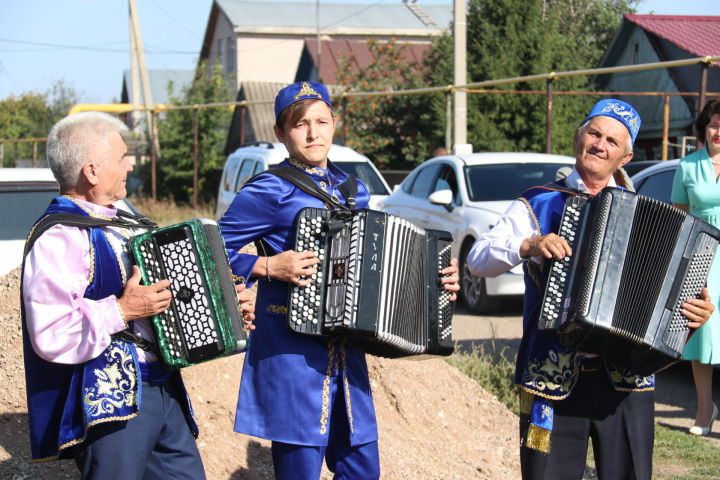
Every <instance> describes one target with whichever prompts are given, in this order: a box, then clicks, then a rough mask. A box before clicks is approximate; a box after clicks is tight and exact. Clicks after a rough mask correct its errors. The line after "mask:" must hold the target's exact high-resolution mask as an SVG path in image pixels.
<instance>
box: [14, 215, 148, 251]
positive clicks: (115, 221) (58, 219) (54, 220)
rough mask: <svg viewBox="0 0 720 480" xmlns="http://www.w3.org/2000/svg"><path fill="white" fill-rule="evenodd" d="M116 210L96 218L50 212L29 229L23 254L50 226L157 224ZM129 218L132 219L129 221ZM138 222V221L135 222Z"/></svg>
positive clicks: (132, 225) (144, 226)
mask: <svg viewBox="0 0 720 480" xmlns="http://www.w3.org/2000/svg"><path fill="white" fill-rule="evenodd" d="M120 212H121V210H118V217H116V218H110V219H105V218H97V217H88V216H86V215H77V214H74V213H52V214H50V215H47V216H46V217H44V218H43V219H41V220H40V221H39V222H38V223H37V224H35V226H34V227H33V229H32V230H31V231H30V235H29V236H28V238H27V240H26V241H25V255H27V252H29V251H30V249H31V248H32V246H33V245H34V244H35V241H36V240H37V239H38V238H40V235H42V234H43V233H45V232H46V231H47V230H48V229H50V228H51V227H53V226H55V225H58V224H62V225H67V226H70V227H80V228H93V227H119V228H147V229H151V230H152V229H155V228H157V224H156V223H153V222H151V221H150V220H148V219H147V218H145V217H140V216H135V215H132V214H130V213H127V212H122V214H121V213H120ZM130 219H132V220H134V222H131V221H130ZM135 222H138V223H135Z"/></svg>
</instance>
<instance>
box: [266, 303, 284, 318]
mask: <svg viewBox="0 0 720 480" xmlns="http://www.w3.org/2000/svg"><path fill="white" fill-rule="evenodd" d="M266 311H268V312H270V313H281V314H283V315H287V312H288V309H287V307H286V306H285V305H273V304H270V305H268V306H267V308H266Z"/></svg>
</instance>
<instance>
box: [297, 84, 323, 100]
mask: <svg viewBox="0 0 720 480" xmlns="http://www.w3.org/2000/svg"><path fill="white" fill-rule="evenodd" d="M300 97H317V98H319V99H320V100H322V95H320V94H319V93H318V92H316V91H315V90H313V88H312V87H311V86H310V84H309V83H308V82H302V86H301V87H300V91H299V92H298V94H297V95H295V96H294V97H293V100H299V99H300Z"/></svg>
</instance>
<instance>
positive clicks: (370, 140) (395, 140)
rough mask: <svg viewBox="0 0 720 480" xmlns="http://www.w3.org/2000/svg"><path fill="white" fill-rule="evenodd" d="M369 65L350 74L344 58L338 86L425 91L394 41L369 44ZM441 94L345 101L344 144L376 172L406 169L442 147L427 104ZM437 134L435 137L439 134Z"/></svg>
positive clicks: (418, 68) (419, 71) (418, 72)
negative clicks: (370, 162) (368, 161)
mask: <svg viewBox="0 0 720 480" xmlns="http://www.w3.org/2000/svg"><path fill="white" fill-rule="evenodd" d="M368 47H369V49H370V52H371V53H372V55H373V61H372V62H371V63H370V64H369V65H367V66H366V67H364V68H361V69H359V70H355V69H354V68H353V63H354V62H353V60H354V59H353V58H352V57H348V58H343V59H342V60H341V66H340V69H339V71H338V84H339V85H341V86H342V87H344V90H345V91H365V92H368V91H388V92H390V91H393V90H405V89H409V88H419V87H426V86H427V83H426V79H425V75H424V70H423V67H422V65H418V64H417V63H416V62H413V61H411V60H409V58H408V56H407V54H406V47H405V46H404V45H399V44H398V43H397V42H396V41H395V39H390V40H389V41H388V42H383V43H380V42H376V41H373V40H371V41H369V42H368ZM438 98H439V99H440V102H442V98H443V95H442V94H423V95H402V96H389V95H388V96H373V97H349V98H348V100H347V104H346V107H345V109H344V111H342V113H343V121H344V122H346V126H347V138H346V144H347V146H349V147H352V148H354V149H356V150H358V151H360V152H362V153H363V154H365V155H367V156H368V157H370V158H371V159H372V160H373V161H374V162H375V163H376V164H377V165H378V166H379V167H383V168H411V167H414V166H415V165H416V164H418V163H420V162H422V161H424V160H426V159H427V158H429V156H430V153H431V151H432V150H433V149H434V148H436V147H438V146H440V145H442V143H441V142H442V141H443V140H442V138H443V134H442V132H443V130H442V127H441V126H439V125H438V123H437V122H436V121H435V118H434V114H433V109H432V108H428V105H429V104H430V103H432V102H435V101H438V100H437V99H438ZM438 132H440V134H439V135H438Z"/></svg>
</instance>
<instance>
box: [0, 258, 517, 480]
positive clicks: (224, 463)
mask: <svg viewBox="0 0 720 480" xmlns="http://www.w3.org/2000/svg"><path fill="white" fill-rule="evenodd" d="M474 318H478V317H474ZM0 322H2V325H3V327H4V330H5V332H4V335H2V336H0V385H2V389H1V390H0V478H2V479H13V480H21V479H42V480H55V479H65V478H77V477H78V475H77V473H76V470H75V468H74V466H73V465H72V464H71V462H67V461H64V462H49V463H44V464H34V463H30V462H29V445H28V434H27V410H26V406H25V383H24V372H23V367H22V339H21V330H20V308H19V270H15V271H13V272H10V273H9V274H8V275H6V276H4V277H0ZM242 360H243V357H242V355H237V356H234V357H231V358H224V359H219V360H215V361H212V362H208V363H205V364H202V365H197V366H194V367H190V368H187V369H185V370H184V372H183V376H184V378H185V381H186V384H187V386H188V389H189V391H190V397H191V398H192V400H193V406H194V408H195V412H196V415H197V419H198V423H199V425H200V429H201V434H200V438H199V439H198V445H199V447H200V451H201V453H202V456H203V461H204V463H205V469H206V471H207V475H208V478H209V479H210V480H215V479H233V480H239V479H270V478H272V463H271V458H270V450H269V442H267V441H265V440H260V439H256V438H251V437H247V436H244V435H239V434H235V433H233V432H232V424H233V419H234V415H235V402H236V400H237V391H238V385H239V381H240V372H241V366H242ZM368 363H369V366H370V379H371V384H372V388H373V394H374V396H375V408H376V411H377V416H378V424H379V433H380V457H381V469H382V472H383V473H382V478H383V479H388V480H391V479H397V480H401V479H402V480H407V479H422V480H434V479H437V480H454V479H457V480H465V479H494V480H503V479H514V478H519V467H518V454H517V446H516V445H517V417H515V416H514V415H513V414H512V413H510V412H509V411H508V410H507V409H506V408H505V407H504V406H503V405H502V404H500V403H499V402H498V401H497V400H495V398H493V397H492V396H491V395H490V394H488V393H487V392H486V391H485V390H483V389H482V388H480V387H479V386H478V385H477V384H476V383H475V382H473V381H472V380H470V379H469V378H467V377H466V376H464V375H463V374H461V373H460V372H459V371H457V370H456V369H455V368H453V367H451V366H449V365H448V364H447V363H445V362H444V361H442V360H439V359H432V360H416V361H413V360H386V359H378V358H371V357H369V362H368ZM322 478H323V479H329V478H331V475H330V474H329V473H328V472H327V471H324V472H323V475H322Z"/></svg>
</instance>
